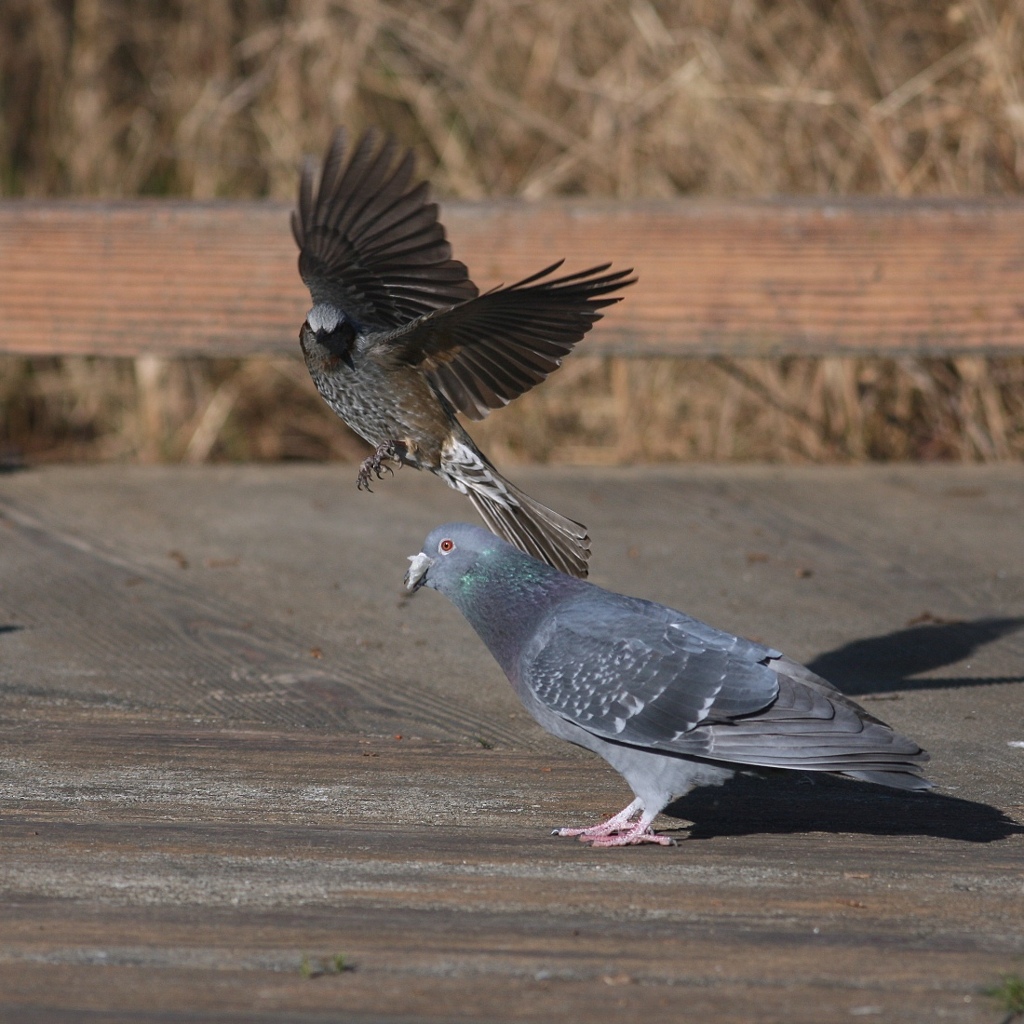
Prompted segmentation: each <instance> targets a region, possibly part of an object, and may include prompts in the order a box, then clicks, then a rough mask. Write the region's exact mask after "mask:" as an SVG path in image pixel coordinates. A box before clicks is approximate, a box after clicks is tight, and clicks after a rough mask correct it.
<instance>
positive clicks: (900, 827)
mask: <svg viewBox="0 0 1024 1024" xmlns="http://www.w3.org/2000/svg"><path fill="white" fill-rule="evenodd" d="M665 813H666V814H667V815H669V816H670V817H678V818H685V819H687V820H689V821H692V822H694V824H693V826H692V828H690V829H689V831H688V833H687V837H688V838H689V839H712V838H718V837H721V836H744V835H755V834H772V833H776V834H789V833H796V832H834V833H845V834H849V833H860V834H863V835H874V836H911V835H925V836H934V837H936V838H941V839H959V840H961V841H963V842H968V843H992V842H996V841H997V840H1000V839H1006V838H1008V837H1009V836H1011V835H1024V825H1021V824H1018V823H1017V822H1016V821H1014V820H1013V819H1012V818H1010V817H1009V816H1008V815H1006V814H1005V813H1004V812H1003V811H1001V810H999V808H997V807H991V806H990V805H988V804H983V803H976V802H974V801H972V800H960V799H958V798H957V797H951V796H945V795H942V794H939V793H914V794H903V793H898V792H895V791H893V790H888V789H884V788H882V787H880V786H873V785H870V784H866V783H863V782H856V781H854V780H847V779H840V778H837V777H833V776H828V775H821V776H817V775H816V776H813V777H812V776H809V775H808V774H807V773H804V772H789V771H785V770H780V769H775V770H769V771H765V772H763V773H759V774H743V775H736V776H735V777H733V778H732V779H730V780H729V781H728V782H726V783H725V784H724V785H723V786H720V787H711V786H708V787H705V788H703V789H699V790H695V791H694V792H692V793H690V794H689V795H688V796H685V797H683V798H682V799H681V800H676V801H675V802H674V803H672V804H670V805H669V807H668V808H667V809H666V811H665ZM669 834H671V832H670V833H669Z"/></svg>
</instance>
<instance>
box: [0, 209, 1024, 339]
mask: <svg viewBox="0 0 1024 1024" xmlns="http://www.w3.org/2000/svg"><path fill="white" fill-rule="evenodd" d="M288 210H289V208H288V206H287V205H286V204H281V203H271V202H223V203H196V202H187V201H165V200H153V201H145V200H140V201H132V202H110V203H107V202H58V201H52V202H49V201H48V202H35V201H27V200H26V201H21V200H8V201H4V202H0V351H3V352H8V353H23V354H25V355H32V354H47V355H52V354H69V355H70V354H80V355H84V354H102V355H121V356H138V355H146V354H151V355H160V356H173V355H211V356H213V355H216V356H224V355H233V356H244V355H252V354H257V353H281V352H294V351H296V348H297V333H298V327H299V324H300V323H301V321H302V319H303V316H304V314H305V311H306V309H307V307H308V304H309V297H308V294H307V293H306V291H305V289H304V288H303V286H302V283H301V281H300V280H299V277H298V273H297V270H296V251H295V246H294V243H293V242H292V239H291V236H290V233H289V228H288ZM442 219H443V220H444V222H445V224H446V226H447V229H448V235H449V238H450V239H451V241H452V243H453V246H454V250H455V255H456V256H457V257H458V258H459V259H461V260H463V261H464V262H465V263H466V264H467V265H468V266H469V268H470V272H471V274H472V276H473V279H474V280H475V281H476V283H477V284H478V285H479V286H480V287H481V288H487V287H490V286H492V285H495V284H498V283H501V282H505V283H511V282H512V281H513V280H515V279H517V278H518V277H522V276H525V275H526V274H528V273H531V272H533V271H536V270H538V269H540V268H541V267H543V266H544V265H546V264H547V263H550V262H552V261H554V260H555V259H558V258H561V257H565V259H566V267H567V269H582V268H584V267H588V266H591V265H593V264H595V263H603V262H606V261H609V260H610V261H613V262H614V263H615V264H616V265H617V266H632V267H634V268H635V269H636V271H637V273H638V274H639V278H640V280H639V283H638V284H637V285H636V286H635V287H634V288H632V289H630V290H629V291H628V293H627V294H626V301H624V302H623V303H621V304H620V305H618V306H616V307H614V308H613V309H611V310H609V311H608V315H607V317H606V319H605V320H604V321H602V323H601V324H600V325H599V328H598V329H597V330H595V331H594V333H593V334H592V335H590V337H588V339H587V340H586V342H585V348H586V351H587V352H590V353H597V352H601V353H614V354H619V355H645V354H672V355H680V356H682V355H728V356H751V355H754V356H768V355H789V354H803V355H857V354H892V355H897V354H919V355H947V354H963V353H971V354H977V355H982V354H998V353H1010V352H1024V202H1018V201H938V200H937V201H919V200H914V201H874V200H870V201H848V200H844V201H824V200H813V201H811V200H808V201H797V200H777V201H745V202H704V201H678V202H636V203H620V204H609V203H588V202H557V203H538V204H527V203H520V202H488V203H472V204H470V203H447V204H445V205H444V206H443V209H442Z"/></svg>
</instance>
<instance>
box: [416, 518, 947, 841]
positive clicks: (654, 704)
mask: <svg viewBox="0 0 1024 1024" xmlns="http://www.w3.org/2000/svg"><path fill="white" fill-rule="evenodd" d="M410 562H411V563H412V564H411V565H410V567H409V571H408V573H407V574H406V577H405V585H406V588H407V589H408V590H409V591H411V592H414V591H416V590H418V589H419V588H420V587H422V586H427V587H431V588H433V589H434V590H438V591H440V592H441V593H442V594H444V595H445V596H446V597H447V598H448V599H449V600H450V601H451V602H452V603H453V604H454V605H455V607H456V608H458V609H459V611H461V612H462V614H463V615H464V616H465V617H466V619H467V620H468V621H469V623H470V625H471V626H472V627H473V628H474V629H475V630H476V631H477V633H478V634H479V636H480V638H481V640H483V642H484V643H485V644H486V645H487V647H488V649H489V650H490V652H491V654H493V655H494V657H495V658H496V659H497V661H498V663H499V664H500V665H501V667H502V668H503V669H504V670H505V674H506V675H507V676H508V678H509V680H510V681H511V683H512V685H513V686H514V687H515V690H516V693H518V694H519V698H520V700H522V702H523V704H524V705H525V706H526V710H527V711H529V712H530V714H531V715H533V717H534V718H535V719H536V720H537V722H539V723H540V724H541V725H542V726H543V727H544V728H545V729H547V730H548V732H550V733H553V734H554V735H555V736H558V737H560V738H561V739H565V740H569V741H570V742H572V743H576V744H578V745H579V746H581V747H586V748H587V749H588V750H592V751H593V752H594V753H595V754H600V756H601V757H603V758H604V759H605V760H606V761H607V762H608V763H609V764H610V765H611V766H612V767H613V768H614V769H615V770H616V771H617V772H619V774H621V775H622V776H623V777H624V778H625V780H626V781H627V782H628V783H629V785H630V788H631V789H632V790H633V793H634V795H635V797H636V799H635V800H633V802H632V803H630V804H629V806H628V807H626V808H625V809H624V810H622V811H620V812H619V813H618V814H616V815H615V816H614V817H612V818H609V819H608V820H607V821H605V822H602V823H600V824H598V825H594V826H592V827H590V828H562V829H557V830H556V832H555V834H556V835H562V836H578V837H579V838H580V839H581V840H583V841H586V842H590V843H591V844H592V845H594V846H628V845H631V844H634V843H661V844H663V845H669V844H671V843H672V840H671V839H668V838H667V837H665V836H661V835H658V834H657V833H655V832H654V831H653V830H652V828H651V822H652V821H653V820H654V819H655V817H656V816H657V815H658V814H659V813H660V812H661V811H662V810H663V809H664V808H665V807H666V806H667V805H668V804H669V803H671V802H672V801H673V800H676V799H678V798H679V797H681V796H683V795H684V794H686V793H688V792H689V791H690V790H691V789H693V788H694V787H695V786H701V785H720V784H721V783H722V782H724V781H725V780H726V779H728V778H730V777H731V776H732V775H733V774H734V773H735V772H736V770H737V769H741V770H742V769H744V768H750V767H762V768H797V769H801V770H803V771H815V772H834V773H836V774H838V775H846V776H849V777H850V778H854V779H861V780H864V781H866V782H876V783H880V784H882V785H884V786H891V787H893V788H895V789H904V790H924V789H930V788H931V783H930V782H928V781H927V780H926V779H924V778H922V777H921V775H920V772H921V767H920V766H921V765H922V764H923V763H924V762H925V761H927V760H928V755H927V754H926V753H925V752H924V751H923V750H922V749H921V748H920V747H919V746H918V745H917V744H916V743H915V742H914V741H913V740H910V739H908V738H907V737H905V736H901V735H900V734H899V733H897V732H895V731H894V730H893V729H891V728H890V727H889V726H888V725H886V724H885V723H884V722H881V721H879V720H878V719H877V718H875V717H874V716H873V715H871V714H869V713H868V712H867V711H865V710H864V708H862V707H860V705H858V704H856V703H855V702H854V701H852V700H850V699H849V698H848V697H845V696H843V694H841V693H840V692H839V691H838V690H837V689H836V688H835V687H834V686H832V684H831V683H828V682H826V681H825V680H824V679H822V678H821V677H820V676H816V675H815V674H814V673H813V672H811V671H810V670H809V669H807V668H804V666H803V665H799V664H797V663H796V662H795V661H792V660H790V659H789V658H787V657H786V656H785V655H784V654H782V653H781V652H780V651H776V650H773V649H772V648H771V647H767V646H765V645H764V644H760V643H755V642H754V641H752V640H745V639H743V637H739V636H733V635H732V634H731V633H726V632H723V631H722V630H720V629H715V628H714V627H713V626H709V625H707V624H706V623H703V622H700V621H699V620H697V619H694V618H691V617H690V616H689V615H684V614H683V613H682V612H677V611H674V610H673V609H671V608H666V607H665V606H664V605H660V604H656V603H655V602H653V601H645V600H643V599H641V598H638V597H627V596H625V595H624V594H616V593H613V592H611V591H609V590H604V589H602V588H601V587H598V586H595V585H594V584H592V583H587V582H585V581H584V580H580V579H575V578H573V577H571V576H567V575H565V574H564V573H562V572H559V571H558V570H557V569H553V568H551V567H550V566H548V565H545V564H544V563H542V562H539V561H537V560H536V559H535V558H531V557H530V556H529V555H525V554H523V553H522V552H520V551H518V550H517V549H516V548H514V547H512V546H511V545H510V544H507V543H505V541H503V540H501V539H500V538H498V537H496V536H494V535H493V534H491V533H488V532H487V531H486V530H482V529H480V528H479V527H476V526H470V525H468V524H467V523H448V524H446V525H444V526H440V527H438V528H437V529H436V530H434V531H433V532H432V533H431V534H430V536H428V537H427V540H426V542H425V544H424V545H423V550H422V551H421V552H420V553H419V554H417V555H412V556H410Z"/></svg>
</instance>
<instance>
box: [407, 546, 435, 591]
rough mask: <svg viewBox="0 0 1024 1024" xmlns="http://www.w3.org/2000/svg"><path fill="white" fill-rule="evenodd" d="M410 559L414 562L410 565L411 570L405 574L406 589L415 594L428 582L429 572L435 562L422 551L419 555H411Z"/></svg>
mask: <svg viewBox="0 0 1024 1024" xmlns="http://www.w3.org/2000/svg"><path fill="white" fill-rule="evenodd" d="M409 561H410V562H411V563H412V564H411V565H410V566H409V571H408V572H407V573H406V574H405V589H406V590H408V591H409V593H410V594H415V593H416V591H417V590H419V589H420V587H422V586H423V584H424V583H426V582H427V573H428V572H429V571H430V567H431V566H432V565H433V564H434V560H433V559H432V558H431V557H430V556H429V555H425V554H423V552H422V551H421V552H420V553H419V554H418V555H410V556H409Z"/></svg>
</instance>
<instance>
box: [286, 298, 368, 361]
mask: <svg viewBox="0 0 1024 1024" xmlns="http://www.w3.org/2000/svg"><path fill="white" fill-rule="evenodd" d="M299 338H300V341H301V342H302V348H303V350H304V351H305V352H306V353H307V355H312V354H319V355H320V356H321V358H322V359H324V360H325V361H327V360H337V359H343V360H344V361H345V362H346V363H347V364H348V365H349V367H352V368H354V364H353V361H352V342H353V341H355V338H356V328H355V325H354V324H353V323H352V321H351V320H349V319H348V317H346V316H345V314H344V313H343V312H342V311H341V310H340V309H338V307H337V306H335V305H332V304H331V303H330V302H318V303H317V304H316V305H315V306H314V307H313V308H312V309H311V310H310V311H309V313H308V314H307V315H306V322H305V323H304V324H303V325H302V330H301V331H300V333H299Z"/></svg>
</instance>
